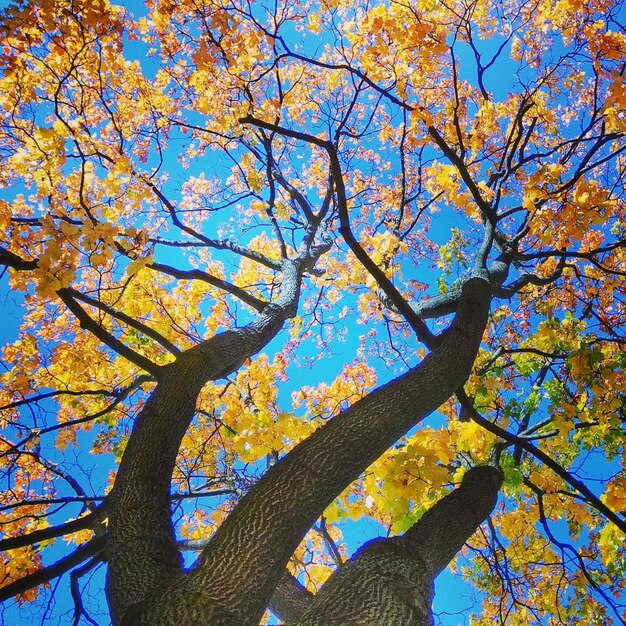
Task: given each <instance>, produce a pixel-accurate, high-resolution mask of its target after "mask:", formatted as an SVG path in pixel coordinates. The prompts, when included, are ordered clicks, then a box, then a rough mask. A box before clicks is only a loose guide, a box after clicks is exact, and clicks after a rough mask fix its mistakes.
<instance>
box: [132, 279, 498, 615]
mask: <svg viewBox="0 0 626 626" xmlns="http://www.w3.org/2000/svg"><path fill="white" fill-rule="evenodd" d="M490 300H491V289H490V286H489V284H488V282H487V281H486V280H484V279H481V278H473V279H471V280H469V281H468V282H467V283H466V284H465V286H464V288H463V294H462V297H461V301H460V304H459V307H458V311H457V314H456V316H455V319H454V321H453V322H452V324H451V325H450V327H449V328H448V329H447V330H446V331H445V332H444V333H443V335H442V336H441V338H440V341H438V342H437V346H436V347H435V349H434V350H433V352H432V353H431V354H429V355H428V356H427V357H426V358H425V359H424V360H423V361H422V362H421V363H420V364H419V365H417V366H416V367H414V368H412V369H411V370H409V371H408V372H406V373H405V374H403V375H402V376H399V377H398V378H396V379H394V380H393V381H391V382H390V383H387V384H386V385H383V386H381V387H379V388H378V389H376V390H375V391H373V392H372V393H370V394H369V395H368V396H366V397H365V398H363V399H362V400H360V401H359V402H357V403H355V404H354V405H352V406H351V407H349V408H348V409H346V410H345V411H343V412H341V413H340V414H339V415H337V416H336V417H335V418H333V419H332V420H331V421H330V422H329V423H327V424H326V425H325V426H323V427H322V428H320V429H318V430H317V431H316V432H315V433H314V434H313V435H312V436H310V437H309V438H308V439H306V440H305V441H303V442H302V443H300V444H299V445H298V446H296V448H294V449H293V450H292V451H291V452H290V453H289V454H288V455H287V456H286V457H284V458H283V459H282V460H281V461H279V462H278V463H277V464H276V465H274V466H273V467H272V468H271V469H270V470H269V471H268V472H267V474H266V475H265V476H264V477H263V478H262V479H261V480H260V481H259V482H258V483H257V484H256V485H255V486H254V487H253V488H252V489H251V490H250V492H249V493H248V494H247V495H246V496H244V498H242V500H241V501H240V502H239V504H238V505H237V507H236V508H235V510H234V511H233V512H232V513H231V514H230V515H229V517H228V518H227V519H226V521H225V522H224V524H223V525H222V526H221V527H220V529H219V530H218V531H217V533H216V534H215V536H214V537H213V538H212V540H211V541H210V542H209V546H208V547H207V548H206V549H205V551H204V552H203V553H202V555H201V557H200V558H199V559H198V561H197V563H196V564H195V566H194V567H193V568H192V569H191V571H190V572H189V573H188V574H184V575H180V576H178V577H177V578H176V579H175V580H174V581H173V582H172V584H170V585H165V586H163V587H161V588H160V589H158V592H157V593H155V594H153V595H152V596H150V597H148V598H147V601H146V602H144V603H143V605H142V606H137V607H136V609H137V610H133V611H132V612H130V613H128V614H127V616H126V620H125V622H124V623H125V624H129V625H130V624H131V623H132V624H137V625H138V624H162V625H165V624H172V625H176V626H183V625H187V624H211V625H218V624H232V625H234V624H237V625H241V626H243V625H247V624H257V623H258V621H259V619H260V617H261V615H262V613H263V611H264V609H265V607H266V606H268V604H269V601H270V598H271V595H272V593H273V591H274V589H275V588H276V586H277V584H278V582H279V580H280V578H281V576H282V575H283V571H284V568H285V565H286V563H287V561H288V560H289V558H290V557H291V555H292V554H293V551H294V550H295V548H296V547H297V545H298V543H299V542H300V541H301V539H302V537H303V536H304V535H305V534H306V532H307V531H308V529H309V528H310V527H311V525H312V524H313V523H314V522H315V520H316V519H317V518H318V517H319V516H320V515H321V513H322V512H323V511H324V509H325V508H326V507H327V506H328V505H329V504H330V503H331V502H332V500H333V499H334V498H335V497H337V495H338V494H339V493H341V491H343V489H345V488H346V487H347V486H348V485H349V484H350V483H351V482H352V481H353V480H355V479H356V478H358V476H359V475H360V474H361V473H362V472H363V471H364V470H365V469H366V468H367V467H368V466H369V465H370V464H371V463H372V462H373V461H375V460H376V459H377V458H378V457H379V456H380V455H381V454H382V453H383V452H384V451H385V450H386V449H387V448H388V447H389V446H390V445H392V444H393V443H394V442H395V441H396V440H397V439H398V438H400V437H401V436H402V435H404V434H405V433H406V432H407V431H408V430H409V429H410V428H412V427H413V426H414V425H416V424H417V423H418V422H420V421H421V420H422V419H423V418H424V417H426V416H427V415H429V414H430V413H432V411H434V410H435V409H437V407H439V406H440V405H441V404H442V403H443V402H445V401H446V400H447V399H448V398H449V397H450V396H451V395H452V393H453V392H454V390H455V389H457V388H458V387H459V386H460V385H462V384H463V383H464V382H465V380H466V379H467V377H468V375H469V373H470V370H471V367H472V365H473V362H474V359H475V357H476V352H477V350H478V346H479V345H480V340H481V338H482V334H483V332H484V329H485V325H486V322H487V316H488V311H489V304H490ZM142 520H144V523H145V515H142ZM172 571H173V568H172ZM170 580H172V579H171V576H170ZM130 582H131V581H130V579H129V580H128V583H129V584H130ZM120 591H121V590H120ZM127 606H128V605H127Z"/></svg>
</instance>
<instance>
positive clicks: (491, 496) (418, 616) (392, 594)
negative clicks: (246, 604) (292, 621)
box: [297, 465, 502, 626]
mask: <svg viewBox="0 0 626 626" xmlns="http://www.w3.org/2000/svg"><path fill="white" fill-rule="evenodd" d="M501 485H502V473H501V472H500V470H499V469H498V468H495V467H492V466H488V465H484V466H479V467H475V468H472V469H470V470H469V471H468V472H467V474H466V475H465V477H464V478H463V482H462V484H461V486H460V487H459V488H458V489H455V490H454V491H453V492H451V493H450V494H448V495H447V496H446V497H445V498H442V499H441V500H439V502H437V504H435V505H434V506H433V507H432V508H431V509H429V510H428V511H427V512H426V513H425V514H424V515H423V516H422V518H421V519H420V520H419V521H418V522H416V523H415V524H414V525H413V526H412V527H411V528H410V529H409V530H408V531H407V532H406V533H405V534H404V535H403V536H401V537H392V538H389V539H374V540H373V541H370V542H368V543H367V544H365V545H364V546H363V547H362V548H361V549H360V550H359V551H358V552H357V553H356V554H355V555H354V556H353V557H352V558H351V559H350V560H349V561H348V562H347V563H345V564H344V565H343V566H342V567H341V568H339V570H337V572H336V573H335V574H333V576H332V577H331V578H330V579H329V580H328V581H327V582H326V584H325V585H324V586H323V587H322V589H321V590H320V592H319V593H318V594H317V595H316V596H315V598H314V600H313V601H312V602H311V603H310V605H309V608H308V609H307V611H306V612H305V613H304V614H303V616H302V618H301V619H300V620H298V621H297V625H298V626H328V624H342V625H346V626H350V625H354V626H357V625H362V624H405V625H410V626H430V625H431V624H432V611H431V605H432V600H433V582H434V579H435V578H436V576H437V575H438V574H439V573H440V572H441V571H442V570H443V569H444V568H445V567H446V565H447V564H448V563H449V562H450V561H451V560H452V558H453V557H454V555H455V554H456V553H457V552H458V551H459V550H460V549H461V547H462V546H463V544H464V543H465V542H466V541H467V539H469V537H471V535H472V534H473V533H474V532H475V531H476V529H477V528H478V526H480V524H481V523H482V522H483V521H484V520H485V518H486V517H487V516H488V515H489V514H490V513H491V511H492V510H493V507H494V506H495V504H496V500H497V496H498V490H499V489H500V486H501Z"/></svg>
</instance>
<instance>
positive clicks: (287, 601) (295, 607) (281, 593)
mask: <svg viewBox="0 0 626 626" xmlns="http://www.w3.org/2000/svg"><path fill="white" fill-rule="evenodd" d="M314 599H315V596H314V595H313V594H312V593H311V592H310V591H307V589H306V588H305V587H304V585H302V584H301V583H300V581H299V580H298V579H297V578H296V577H295V576H292V575H291V574H290V573H289V572H285V573H284V574H283V575H282V577H281V578H280V580H279V581H278V585H276V589H274V593H273V595H272V599H271V601H270V604H269V607H268V608H269V609H270V611H272V613H274V615H276V616H277V617H278V618H279V619H281V620H282V621H283V622H285V623H286V624H293V623H295V622H296V621H297V620H298V619H300V617H301V616H302V615H304V613H305V612H306V610H307V609H308V608H309V607H310V606H311V603H312V602H313V600H314Z"/></svg>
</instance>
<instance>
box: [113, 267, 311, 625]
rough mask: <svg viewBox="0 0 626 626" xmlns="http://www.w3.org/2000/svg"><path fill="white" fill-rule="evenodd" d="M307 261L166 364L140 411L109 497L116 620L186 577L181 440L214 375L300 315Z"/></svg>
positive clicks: (127, 618)
mask: <svg viewBox="0 0 626 626" xmlns="http://www.w3.org/2000/svg"><path fill="white" fill-rule="evenodd" d="M302 266H303V262H302V261H301V262H300V263H299V264H297V263H293V262H288V261H286V262H285V263H284V267H283V285H282V290H281V294H280V297H279V298H278V300H277V301H276V303H274V304H269V305H268V306H267V307H266V308H265V310H264V311H263V313H261V314H260V315H258V316H257V317H256V318H255V319H254V320H253V321H252V322H251V323H249V324H248V325H247V326H244V327H242V328H236V329H233V330H229V331H226V332H223V333H220V334H218V335H216V336H214V337H212V338H211V339H209V340H207V341H204V342H202V343H201V344H199V345H198V346H195V347H193V348H191V349H189V350H187V351H185V352H183V353H182V354H180V355H179V357H178V358H177V359H176V361H175V362H174V363H172V364H171V365H169V366H167V367H166V368H164V371H163V372H162V374H161V375H160V376H159V380H158V384H157V386H156V388H155V389H154V391H153V393H152V395H151V396H150V398H149V399H148V401H147V402H146V405H145V407H144V409H143V410H142V411H141V413H140V414H139V415H138V417H137V419H136V420H135V424H134V426H133V430H132V433H131V436H130V439H129V441H128V445H127V447H126V450H125V452H124V455H123V457H122V461H121V463H120V467H119V470H118V473H117V476H116V479H115V485H114V488H113V490H112V491H111V494H110V495H109V497H108V501H107V510H108V511H109V524H108V529H109V531H108V534H109V540H108V544H107V555H108V561H109V566H108V569H107V584H106V591H107V598H108V602H109V607H110V610H111V617H112V620H113V623H114V624H118V623H123V624H129V625H130V624H135V623H138V622H137V620H138V619H140V618H139V617H138V616H139V615H140V614H141V612H142V610H143V607H144V606H145V604H146V603H150V602H151V601H152V598H154V597H159V595H160V593H161V590H162V589H164V588H165V587H167V586H169V585H171V583H172V580H178V579H180V580H184V574H183V571H182V561H181V557H180V553H179V550H178V547H177V546H176V541H175V537H174V529H173V526H172V522H171V508H170V483H171V477H172V470H173V468H174V464H175V461H176V455H177V454H178V449H179V447H180V442H181V440H182V437H183V436H184V434H185V432H186V430H187V428H188V427H189V424H190V423H191V420H192V419H193V416H194V414H195V407H196V400H197V398H198V394H199V393H200V390H201V389H202V387H203V386H204V385H205V384H206V383H207V382H208V381H210V380H216V379H219V378H222V377H224V376H227V375H228V374H230V373H231V372H233V371H235V370H236V369H237V368H239V367H240V366H241V365H242V364H243V362H244V361H245V360H246V359H247V358H249V357H250V356H252V355H254V354H255V353H257V352H258V351H259V350H261V349H262V348H263V347H264V346H266V345H267V344H268V343H269V342H270V341H271V340H272V339H273V338H274V337H275V336H276V334H277V333H278V331H279V330H280V329H281V328H282V326H283V323H284V322H285V320H286V319H287V318H289V317H292V316H293V315H295V313H296V310H297V302H298V296H299V288H300V280H301V275H302V274H301V272H302Z"/></svg>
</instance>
